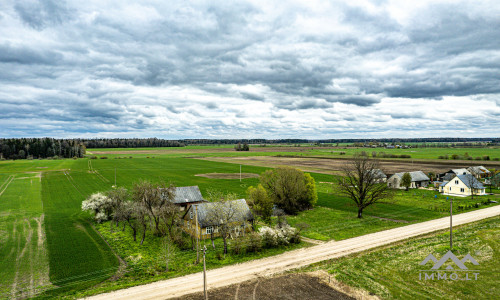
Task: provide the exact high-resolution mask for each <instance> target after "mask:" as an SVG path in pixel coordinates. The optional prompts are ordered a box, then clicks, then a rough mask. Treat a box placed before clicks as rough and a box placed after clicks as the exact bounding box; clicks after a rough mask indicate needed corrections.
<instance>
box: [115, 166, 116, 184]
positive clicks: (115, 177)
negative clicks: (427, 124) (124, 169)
mask: <svg viewBox="0 0 500 300" xmlns="http://www.w3.org/2000/svg"><path fill="white" fill-rule="evenodd" d="M115 187H116V168H115Z"/></svg>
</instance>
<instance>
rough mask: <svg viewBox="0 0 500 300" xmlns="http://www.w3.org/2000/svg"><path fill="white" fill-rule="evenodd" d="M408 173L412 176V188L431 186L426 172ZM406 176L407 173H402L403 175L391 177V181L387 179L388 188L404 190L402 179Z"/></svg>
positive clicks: (398, 174)
mask: <svg viewBox="0 0 500 300" xmlns="http://www.w3.org/2000/svg"><path fill="white" fill-rule="evenodd" d="M408 173H410V176H411V185H410V188H413V189H414V188H419V187H427V186H428V185H429V181H430V179H429V177H427V175H425V174H424V172H422V171H414V172H408ZM404 174H405V172H401V173H396V174H394V175H392V176H391V177H389V179H387V186H388V187H390V188H394V189H402V188H404V187H403V186H401V179H402V178H403V175H404Z"/></svg>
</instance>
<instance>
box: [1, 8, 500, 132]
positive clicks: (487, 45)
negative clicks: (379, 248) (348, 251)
mask: <svg viewBox="0 0 500 300" xmlns="http://www.w3.org/2000/svg"><path fill="white" fill-rule="evenodd" d="M45 136H49V137H56V138H77V137H81V138H93V137H108V138H114V137H129V138H141V137H144V138H145V137H158V138H165V139H183V138H207V139H210V138H213V139H220V138H268V139H277V138H305V139H327V138H332V139H334V138H405V137H408V138H417V137H422V138H423V137H499V136H500V2H498V1H497V0H492V1H439V0H432V1H423V0H419V1H399V0H395V1H384V0H374V1H361V0H360V1H355V0H350V1H314V0H312V1H311V0H308V1H269V0H266V1H222V2H221V1H148V0H145V1H144V0H143V1H128V0H121V1H103V0H97V1H94V0H86V1H63V0H44V1H35V0H21V1H9V0H8V1H1V2H0V137H45Z"/></svg>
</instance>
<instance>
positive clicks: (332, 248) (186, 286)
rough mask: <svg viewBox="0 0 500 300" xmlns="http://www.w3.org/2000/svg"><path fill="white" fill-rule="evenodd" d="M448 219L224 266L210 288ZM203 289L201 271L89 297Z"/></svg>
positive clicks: (498, 211) (465, 217)
mask: <svg viewBox="0 0 500 300" xmlns="http://www.w3.org/2000/svg"><path fill="white" fill-rule="evenodd" d="M498 215H500V205H498V206H494V207H490V208H485V209H480V210H476V211H472V212H468V213H463V214H459V215H456V216H454V217H453V225H454V226H455V225H461V224H466V223H470V222H474V221H478V220H481V219H485V218H489V217H494V216H498ZM449 224H450V223H449V218H448V217H446V218H441V219H436V220H432V221H427V222H422V223H418V224H412V225H408V226H404V227H398V228H394V229H390V230H385V231H380V232H376V233H372V234H367V235H364V236H360V237H356V238H351V239H347V240H342V241H331V242H327V243H324V244H322V245H317V246H313V247H310V248H306V249H298V250H294V251H290V252H286V253H283V254H280V255H276V256H272V257H268V258H263V259H258V260H254V261H249V262H246V263H241V264H236V265H232V266H227V267H223V268H219V269H214V270H210V271H208V272H207V281H208V286H209V288H216V287H223V286H228V285H231V284H235V283H240V282H244V281H247V280H250V279H256V278H258V277H261V276H268V275H272V274H277V273H281V272H284V271H286V270H290V269H295V268H300V267H303V266H306V265H309V264H312V263H316V262H320V261H323V260H328V259H332V258H336V257H341V256H345V255H348V254H351V253H356V252H360V251H364V250H367V249H370V248H374V247H378V246H383V245H387V244H390V243H393V242H397V241H400V240H404V239H407V238H410V237H415V236H419V235H422V234H426V233H430V232H433V231H437V230H442V229H446V228H449ZM202 290H203V274H202V273H196V274H191V275H187V276H183V277H178V278H173V279H169V280H164V281H159V282H155V283H150V284H146V285H142V286H137V287H132V288H128V289H124V290H119V291H115V292H111V293H107V294H101V295H97V296H94V297H91V298H89V299H134V300H138V299H168V298H174V297H180V296H183V295H187V294H191V293H194V292H199V291H202Z"/></svg>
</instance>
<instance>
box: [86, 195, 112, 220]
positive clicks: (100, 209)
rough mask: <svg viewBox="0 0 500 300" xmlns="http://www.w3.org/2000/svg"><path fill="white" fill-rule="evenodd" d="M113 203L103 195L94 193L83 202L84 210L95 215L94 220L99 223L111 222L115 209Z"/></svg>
mask: <svg viewBox="0 0 500 300" xmlns="http://www.w3.org/2000/svg"><path fill="white" fill-rule="evenodd" d="M112 205H113V201H112V200H111V199H110V198H109V197H107V196H106V195H104V194H102V193H94V194H92V195H90V196H89V197H88V198H87V200H85V201H83V202H82V210H83V211H88V212H91V213H93V214H94V219H95V220H96V221H97V222H98V223H101V222H104V221H107V220H109V218H110V217H111V212H112V208H113V206H112Z"/></svg>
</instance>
